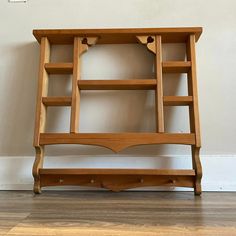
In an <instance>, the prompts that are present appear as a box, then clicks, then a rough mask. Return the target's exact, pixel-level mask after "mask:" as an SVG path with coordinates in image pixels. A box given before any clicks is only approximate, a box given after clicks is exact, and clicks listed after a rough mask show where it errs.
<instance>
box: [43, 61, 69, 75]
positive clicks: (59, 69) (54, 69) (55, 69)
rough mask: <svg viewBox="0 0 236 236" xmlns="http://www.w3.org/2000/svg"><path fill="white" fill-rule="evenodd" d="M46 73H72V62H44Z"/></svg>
mask: <svg viewBox="0 0 236 236" xmlns="http://www.w3.org/2000/svg"><path fill="white" fill-rule="evenodd" d="M44 68H45V70H46V71H47V72H48V74H72V73H73V63H46V64H45V65H44Z"/></svg>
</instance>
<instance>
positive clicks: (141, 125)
mask: <svg viewBox="0 0 236 236" xmlns="http://www.w3.org/2000/svg"><path fill="white" fill-rule="evenodd" d="M6 50H7V49H6ZM177 50H178V52H182V54H181V53H178V55H182V56H181V58H173V59H175V60H183V59H184V50H183V48H182V46H181V47H180V48H179V49H177ZM170 51H171V52H169V51H168V49H167V48H166V49H165V48H164V52H163V57H164V59H165V60H167V59H169V57H170V58H171V57H172V56H173V55H175V54H174V53H175V52H176V49H175V50H173V48H171V46H170ZM6 53H10V54H11V55H10V58H12V60H11V61H8V64H7V65H6V68H5V70H6V73H5V74H6V78H5V79H6V80H7V82H6V83H5V84H4V85H5V88H4V93H5V96H4V99H5V102H4V106H3V107H2V112H3V114H4V122H3V123H4V125H3V127H2V132H1V135H2V136H3V137H2V138H1V139H2V141H1V149H0V152H1V153H0V155H2V156H4V155H6V156H7V155H17V156H26V155H34V150H33V148H32V140H33V130H34V113H35V97H36V91H37V76H38V62H39V47H38V45H37V43H30V44H25V45H18V46H16V47H14V48H12V47H11V48H10V49H9V50H8V51H6ZM71 59H72V49H71V48H69V47H67V46H56V47H55V48H54V47H53V48H52V61H58V62H63V61H64V62H65V61H67V62H68V61H71ZM171 59H172V58H171ZM153 65H154V56H153V55H152V54H151V53H150V52H148V51H147V50H146V48H145V47H144V46H140V45H118V46H117V45H104V46H100V45H97V46H94V47H93V48H91V49H90V50H89V51H88V52H87V53H86V54H84V55H83V59H82V79H146V78H155V74H154V72H153ZM12 68H14V69H12ZM182 77H183V76H179V75H166V76H165V77H164V94H165V95H186V94H185V93H184V92H183V90H186V86H185V85H184V84H186V83H187V81H186V80H185V78H182ZM70 88H71V77H70V76H57V75H55V76H53V78H51V80H50V83H49V94H50V96H69V95H70V92H71V89H70ZM2 97H3V96H2ZM154 102H155V94H154V92H153V91H87V92H86V91H83V92H82V95H81V107H80V113H81V115H80V131H81V132H155V104H154ZM182 113H183V111H182V110H178V111H176V110H172V109H169V108H168V109H165V115H166V118H165V123H166V127H167V130H168V131H170V132H171V131H174V132H184V131H185V130H186V129H187V128H186V124H185V123H186V122H187V121H186V118H184V119H183V118H181V116H182ZM69 120H70V109H69V108H68V107H67V108H63V107H62V108H50V109H49V113H48V117H47V121H48V125H47V131H48V132H68V131H69ZM168 127H171V128H168ZM174 127H177V129H176V128H175V129H174ZM172 128H173V130H171V129H172ZM46 150H47V152H46V154H47V155H81V154H89V155H95V154H96V155H104V154H112V152H111V151H110V150H108V149H105V148H102V147H93V146H80V145H61V146H57V147H56V148H55V147H54V146H50V147H47V149H46ZM178 150H179V152H180V153H182V152H183V151H182V148H181V147H180V146H178V147H176V146H175V147H170V146H169V145H160V146H158V145H150V146H139V147H131V148H128V149H126V150H124V151H122V152H121V154H132V155H135V154H139V155H142V154H143V155H149V154H150V155H161V154H170V153H171V152H172V153H175V154H176V151H177V152H178Z"/></svg>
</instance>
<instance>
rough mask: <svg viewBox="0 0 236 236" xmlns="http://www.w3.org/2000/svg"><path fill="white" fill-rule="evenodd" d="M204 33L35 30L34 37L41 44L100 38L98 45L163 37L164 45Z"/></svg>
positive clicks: (194, 29) (193, 29)
mask: <svg viewBox="0 0 236 236" xmlns="http://www.w3.org/2000/svg"><path fill="white" fill-rule="evenodd" d="M201 33H202V28H201V27H181V28H136V29H135V28H130V29H118V28H117V29H35V30H33V35H34V36H35V38H36V39H37V40H38V42H40V39H41V38H42V37H48V38H49V41H50V42H51V43H53V44H72V43H73V40H74V37H98V42H97V44H108V43H109V44H119V43H122V44H126V43H138V40H137V38H136V36H137V35H147V36H149V35H157V34H158V35H161V36H162V41H163V43H183V42H186V41H187V39H188V36H189V35H190V34H194V35H196V40H198V38H199V37H200V35H201Z"/></svg>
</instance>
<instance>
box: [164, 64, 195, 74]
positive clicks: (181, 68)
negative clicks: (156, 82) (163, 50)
mask: <svg viewBox="0 0 236 236" xmlns="http://www.w3.org/2000/svg"><path fill="white" fill-rule="evenodd" d="M190 69H191V62H190V61H165V62H162V71H163V73H187V72H189V70H190Z"/></svg>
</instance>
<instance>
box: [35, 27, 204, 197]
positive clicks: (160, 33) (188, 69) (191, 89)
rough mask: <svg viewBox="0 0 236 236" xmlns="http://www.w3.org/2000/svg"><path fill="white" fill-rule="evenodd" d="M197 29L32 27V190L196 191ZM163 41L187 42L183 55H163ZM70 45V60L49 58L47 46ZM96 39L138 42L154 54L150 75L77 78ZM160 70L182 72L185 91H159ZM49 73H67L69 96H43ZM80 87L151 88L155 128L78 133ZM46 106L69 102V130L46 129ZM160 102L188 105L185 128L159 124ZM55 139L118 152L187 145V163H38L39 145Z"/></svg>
mask: <svg viewBox="0 0 236 236" xmlns="http://www.w3.org/2000/svg"><path fill="white" fill-rule="evenodd" d="M201 33H202V28H201V27H192V28H146V29H60V30H59V29H56V30H51V29H47V30H42V29H40V30H34V31H33V34H34V36H35V38H36V39H37V41H38V42H39V43H40V65H39V77H38V94H37V102H36V119H35V133H34V147H35V150H36V157H35V162H34V165H33V177H34V192H35V193H40V192H41V188H42V187H46V186H61V185H62V186H63V185H81V186H93V187H101V188H106V189H110V190H112V191H120V190H123V189H129V188H135V187H144V186H163V185H165V186H179V187H190V188H194V192H195V194H196V195H199V194H201V178H202V168H201V162H200V157H199V151H200V147H201V141H200V127H199V111H198V97H197V78H196V58H195V43H196V42H197V41H198V39H199V37H200V35H201ZM165 43H184V44H186V61H163V60H162V46H163V44H165ZM53 44H71V45H73V61H72V62H70V63H65V62H58V63H54V62H50V46H51V45H53ZM95 44H140V45H144V46H146V48H147V50H149V51H150V52H151V53H153V54H154V55H155V58H156V60H155V65H156V70H155V71H156V72H155V75H156V76H155V79H148V78H147V79H130V80H81V79H80V59H81V56H82V54H83V53H85V52H86V51H87V50H88V48H89V47H91V46H92V45H95ZM163 73H186V74H187V79H188V96H164V95H163V81H162V77H163ZM51 74H71V75H72V88H71V90H72V92H71V96H68V97H63V96H61V97H50V96H48V83H50V75H51ZM81 90H154V91H155V97H156V102H155V107H156V131H154V132H153V133H80V132H79V130H78V124H79V104H80V91H81ZM48 106H70V107H71V114H70V130H69V131H68V133H46V132H45V124H46V113H47V107H48ZM164 106H188V107H189V120H190V133H167V132H165V129H164V112H163V107H164ZM52 144H54V145H56V144H84V145H97V146H103V147H106V148H109V149H111V150H112V151H114V152H119V151H121V150H123V149H125V148H127V147H131V146H136V145H144V144H145V145H147V144H181V145H190V146H191V150H192V169H96V168H94V169H47V168H43V159H44V146H45V145H52Z"/></svg>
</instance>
